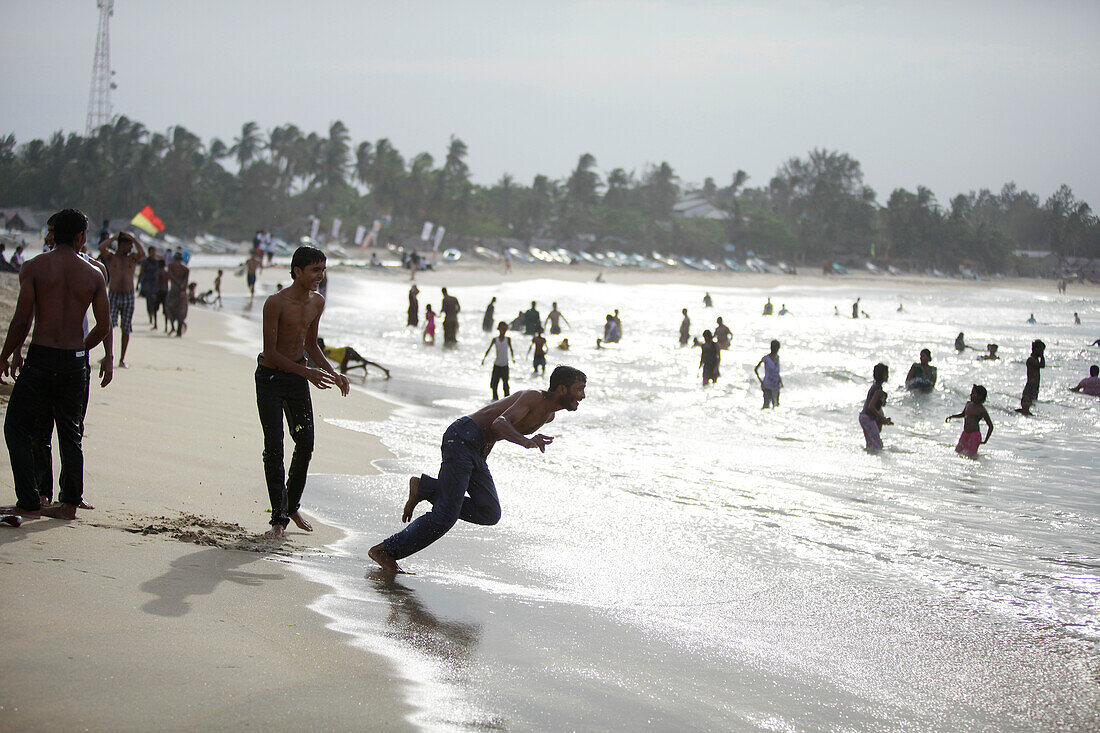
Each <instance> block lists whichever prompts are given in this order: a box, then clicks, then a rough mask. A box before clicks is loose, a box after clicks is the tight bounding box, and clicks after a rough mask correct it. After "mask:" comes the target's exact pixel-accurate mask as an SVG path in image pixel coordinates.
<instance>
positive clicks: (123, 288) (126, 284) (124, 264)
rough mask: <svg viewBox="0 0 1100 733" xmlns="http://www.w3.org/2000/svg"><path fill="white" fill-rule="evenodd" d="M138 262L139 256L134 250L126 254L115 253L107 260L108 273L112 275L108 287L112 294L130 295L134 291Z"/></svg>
mask: <svg viewBox="0 0 1100 733" xmlns="http://www.w3.org/2000/svg"><path fill="white" fill-rule="evenodd" d="M137 262H138V260H137V254H136V253H135V252H134V251H133V250H131V251H129V252H127V253H126V254H122V253H121V252H115V253H114V254H112V255H111V256H110V257H108V258H107V273H108V274H109V275H110V279H109V280H108V284H107V287H108V288H110V289H111V292H115V293H129V292H131V291H132V290H133V289H134V270H136V269H137Z"/></svg>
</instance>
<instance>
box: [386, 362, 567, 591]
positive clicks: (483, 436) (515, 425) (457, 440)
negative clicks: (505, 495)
mask: <svg viewBox="0 0 1100 733" xmlns="http://www.w3.org/2000/svg"><path fill="white" fill-rule="evenodd" d="M587 381H588V379H587V377H585V375H584V373H583V372H581V371H580V370H578V369H574V368H573V367H569V366H559V367H557V368H556V369H554V371H553V373H552V374H551V375H550V387H549V389H547V390H537V389H528V390H523V391H521V392H516V393H515V394H513V395H511V396H509V397H505V398H504V399H502V400H498V401H495V402H492V403H490V404H489V405H487V406H485V407H483V408H481V409H480V410H478V411H477V412H474V413H473V414H472V415H467V416H465V417H460V418H459V419H457V420H455V421H454V422H453V423H451V425H450V427H448V428H447V430H446V432H445V433H443V444H442V446H441V452H442V455H443V460H442V462H441V465H440V467H439V477H438V478H433V477H431V476H428V475H426V474H424V475H421V476H419V477H416V476H414V477H412V478H410V479H409V498H408V500H407V501H406V502H405V506H404V508H403V509H402V510H401V521H403V522H408V521H409V520H410V519H412V515H413V510H414V509H415V508H416V505H417V504H418V503H419V502H421V501H427V502H428V503H430V504H431V505H432V509H431V511H429V512H428V513H426V514H423V515H421V516H420V517H417V519H416V521H414V522H413V523H412V524H410V525H409V526H408V527H406V528H405V529H403V530H401V531H400V532H397V533H396V534H393V535H391V536H390V537H387V538H386V539H385V540H383V541H382V542H380V543H379V544H377V545H375V546H374V547H372V548H370V551H369V552H368V555H369V557H370V558H371V559H372V560H374V561H375V562H376V563H378V564H379V565H380V566H381V567H382V569H383V570H387V571H389V572H392V573H401V572H404V571H403V570H402V569H401V568H400V567H399V566H398V564H397V562H398V561H399V560H402V559H404V558H406V557H408V556H410V555H412V554H413V553H416V552H419V551H421V550H423V549H424V548H425V547H427V546H428V545H430V544H432V543H433V542H435V541H436V540H438V539H439V538H440V537H442V536H443V535H444V534H446V533H447V531H448V530H450V529H451V527H453V526H454V525H455V523H456V522H457V521H458V520H459V519H462V520H464V521H467V522H472V523H473V524H483V525H492V524H496V523H497V522H498V521H499V520H500V500H499V499H498V498H497V490H496V486H495V485H494V484H493V477H492V475H491V474H490V473H489V466H488V463H487V462H486V459H487V458H488V456H489V453H490V452H491V451H492V449H493V446H494V445H496V443H497V442H498V441H501V440H506V441H508V442H510V443H515V444H516V445H518V446H520V447H521V448H538V449H539V450H540V451H542V452H543V453H545V452H546V447H547V446H548V445H550V443H551V442H552V441H553V440H554V439H553V438H552V437H550V436H548V435H543V434H542V433H538V434H536V435H534V436H532V437H530V438H529V437H527V436H528V435H529V434H531V433H534V432H535V431H536V430H538V429H539V428H541V427H542V426H543V425H545V424H546V423H548V422H550V421H551V420H553V419H554V415H555V413H557V412H558V411H559V410H569V411H570V412H573V411H575V410H576V409H577V408H578V407H579V406H580V403H581V401H582V400H583V399H584V390H585V386H586V384H587ZM467 494H468V496H467Z"/></svg>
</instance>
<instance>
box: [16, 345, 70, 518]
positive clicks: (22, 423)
mask: <svg viewBox="0 0 1100 733" xmlns="http://www.w3.org/2000/svg"><path fill="white" fill-rule="evenodd" d="M88 369H89V368H88V354H87V352H86V351H84V350H83V349H81V350H79V351H72V350H68V349H54V348H50V347H48V346H39V345H37V344H31V345H30V347H29V348H28V349H27V359H26V361H25V362H24V363H23V368H22V370H20V372H19V378H18V379H16V380H15V386H14V387H13V388H12V392H11V398H10V399H9V401H8V411H7V415H6V417H5V419H4V437H5V439H6V440H7V444H8V453H9V455H10V456H11V471H12V477H13V479H14V480H15V495H16V497H18V499H17V501H16V503H17V504H18V505H19V507H20V508H22V509H27V510H30V511H37V510H38V509H41V508H42V500H41V498H40V496H39V491H40V490H41V489H40V486H41V485H42V484H43V482H44V478H43V476H44V474H45V472H48V471H49V470H50V462H49V453H48V450H49V444H50V432H51V431H52V429H53V426H54V425H55V424H56V425H57V446H58V450H59V452H60V454H61V476H60V478H59V480H58V485H59V487H60V499H61V501H62V503H65V504H72V505H74V506H78V505H79V504H80V500H81V498H82V497H83V495H84V452H83V449H82V447H81V442H82V440H83V438H84V413H85V411H86V410H87V409H88V379H89V370H88ZM43 446H45V449H43Z"/></svg>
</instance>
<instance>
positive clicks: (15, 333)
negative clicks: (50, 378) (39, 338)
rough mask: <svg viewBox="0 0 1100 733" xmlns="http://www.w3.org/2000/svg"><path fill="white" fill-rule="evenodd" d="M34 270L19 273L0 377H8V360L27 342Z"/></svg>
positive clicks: (30, 319)
mask: <svg viewBox="0 0 1100 733" xmlns="http://www.w3.org/2000/svg"><path fill="white" fill-rule="evenodd" d="M33 262H34V260H31V262H29V263H27V264H28V265H30V264H32V263H33ZM34 270H35V268H33V267H24V268H23V271H22V272H21V273H19V299H18V300H17V301H16V304H15V313H13V314H12V317H11V323H10V324H9V325H8V335H7V338H5V339H4V349H3V351H0V375H8V372H9V371H10V369H11V366H10V365H9V364H8V359H10V358H11V355H12V354H13V353H14V352H15V351H16V350H17V349H22V348H23V342H24V341H26V340H27V334H28V333H30V330H31V322H32V321H33V320H34V274H33V273H34ZM10 376H14V375H10Z"/></svg>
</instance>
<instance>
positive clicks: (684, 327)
mask: <svg viewBox="0 0 1100 733" xmlns="http://www.w3.org/2000/svg"><path fill="white" fill-rule="evenodd" d="M680 312H681V313H683V314H684V320H682V321H680V346H687V344H688V339H690V338H691V319H690V318H688V309H687V308H684V309H683V310H682V311H680Z"/></svg>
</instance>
